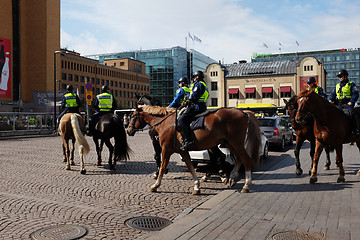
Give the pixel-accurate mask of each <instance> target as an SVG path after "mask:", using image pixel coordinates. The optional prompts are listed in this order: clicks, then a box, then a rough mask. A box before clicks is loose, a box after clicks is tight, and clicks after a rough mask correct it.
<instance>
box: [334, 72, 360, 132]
mask: <svg viewBox="0 0 360 240" xmlns="http://www.w3.org/2000/svg"><path fill="white" fill-rule="evenodd" d="M336 76H337V77H338V78H339V80H340V82H339V83H338V84H337V85H336V87H335V89H334V90H333V92H332V93H331V95H330V99H329V101H330V102H332V103H335V104H336V105H337V106H339V107H340V108H341V109H343V111H344V112H345V114H347V115H348V116H349V115H350V118H351V123H352V126H351V127H352V132H351V133H352V134H353V135H354V136H355V137H360V133H359V130H358V128H357V116H356V112H355V111H354V106H355V103H356V101H357V100H358V98H359V91H358V90H357V88H356V85H355V83H353V82H351V81H350V80H349V78H348V76H349V73H348V72H347V71H346V70H345V69H343V70H341V71H339V72H338V74H337V75H336Z"/></svg>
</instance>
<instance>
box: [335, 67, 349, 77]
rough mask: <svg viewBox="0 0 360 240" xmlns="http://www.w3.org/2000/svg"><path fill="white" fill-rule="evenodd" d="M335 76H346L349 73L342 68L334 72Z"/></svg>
mask: <svg viewBox="0 0 360 240" xmlns="http://www.w3.org/2000/svg"><path fill="white" fill-rule="evenodd" d="M336 76H338V77H340V76H344V77H347V76H349V73H348V72H347V71H346V70H345V69H343V70H341V71H339V72H338V74H336Z"/></svg>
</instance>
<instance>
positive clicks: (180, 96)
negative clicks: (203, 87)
mask: <svg viewBox="0 0 360 240" xmlns="http://www.w3.org/2000/svg"><path fill="white" fill-rule="evenodd" d="M178 83H179V89H178V90H177V91H176V95H175V97H174V100H173V101H172V102H171V103H170V105H169V106H168V107H173V108H178V107H180V106H181V104H182V103H183V102H184V101H186V97H187V96H188V95H189V94H190V91H191V90H190V89H189V80H188V79H187V78H186V77H182V78H180V79H179V81H178Z"/></svg>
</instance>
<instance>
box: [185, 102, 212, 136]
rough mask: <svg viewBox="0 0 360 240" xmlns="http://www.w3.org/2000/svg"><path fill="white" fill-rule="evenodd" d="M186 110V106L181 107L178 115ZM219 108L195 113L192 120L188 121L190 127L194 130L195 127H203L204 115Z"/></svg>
mask: <svg viewBox="0 0 360 240" xmlns="http://www.w3.org/2000/svg"><path fill="white" fill-rule="evenodd" d="M185 110H186V108H182V109H181V110H180V112H179V116H180V115H181V114H182V113H183V112H184V111H185ZM217 110H219V109H210V110H206V111H205V112H202V113H199V114H197V115H195V117H194V120H193V121H192V122H191V123H190V129H191V130H192V131H195V130H197V129H205V124H204V123H205V117H206V116H207V115H209V114H211V113H214V112H216V111H217Z"/></svg>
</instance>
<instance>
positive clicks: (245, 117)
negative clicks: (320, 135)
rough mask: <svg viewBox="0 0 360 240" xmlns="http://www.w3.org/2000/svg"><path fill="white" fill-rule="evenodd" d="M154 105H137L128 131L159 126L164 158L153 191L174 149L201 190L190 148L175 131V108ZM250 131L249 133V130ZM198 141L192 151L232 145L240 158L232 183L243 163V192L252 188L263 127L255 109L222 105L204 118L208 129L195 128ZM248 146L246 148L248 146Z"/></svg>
mask: <svg viewBox="0 0 360 240" xmlns="http://www.w3.org/2000/svg"><path fill="white" fill-rule="evenodd" d="M168 111H169V109H167V108H164V107H155V106H138V107H137V108H136V111H135V112H134V113H133V114H132V116H131V120H130V124H129V126H128V128H127V132H128V134H129V135H130V136H133V135H134V134H135V132H136V130H137V129H142V128H144V127H145V126H146V125H147V124H148V125H150V127H153V128H155V129H156V131H157V132H158V134H159V141H160V146H161V148H162V152H161V154H162V162H161V167H160V172H159V177H158V178H157V180H156V182H155V184H154V185H152V186H151V188H150V191H152V192H155V191H157V188H159V187H160V185H161V180H162V178H163V175H164V173H165V169H166V168H167V165H168V163H169V160H170V156H171V155H172V154H173V153H179V154H180V155H181V157H182V159H183V160H184V161H185V163H186V165H187V167H188V169H189V171H190V173H191V174H192V176H193V179H194V190H193V194H199V193H200V182H199V180H198V178H197V176H196V173H195V169H194V166H193V164H192V162H191V159H190V155H189V152H188V151H182V150H181V149H180V146H181V134H180V133H179V132H177V131H175V127H174V126H175V115H176V114H175V111H173V110H172V111H173V112H172V113H169V112H168ZM247 133H248V134H247ZM191 135H192V139H193V140H194V141H195V143H194V144H193V145H192V146H190V148H189V151H196V150H206V149H209V148H212V147H214V146H217V145H218V144H222V145H223V146H224V147H227V148H229V149H230V151H231V152H232V153H233V154H234V155H235V157H236V159H237V161H236V163H235V166H234V168H233V170H232V172H231V174H230V181H229V184H230V186H233V185H234V184H235V183H236V180H237V177H238V176H239V169H240V166H241V164H244V167H245V185H244V187H243V189H242V192H249V186H250V185H251V183H252V179H251V167H252V166H256V165H257V163H258V161H259V157H260V146H261V131H260V128H259V125H258V121H257V119H256V118H255V116H254V115H253V114H252V113H244V112H242V111H241V110H238V109H230V108H221V109H219V110H218V111H216V112H213V113H211V114H209V115H208V116H206V118H205V129H198V130H195V131H194V132H193V133H192V134H191ZM245 146H246V148H245Z"/></svg>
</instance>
